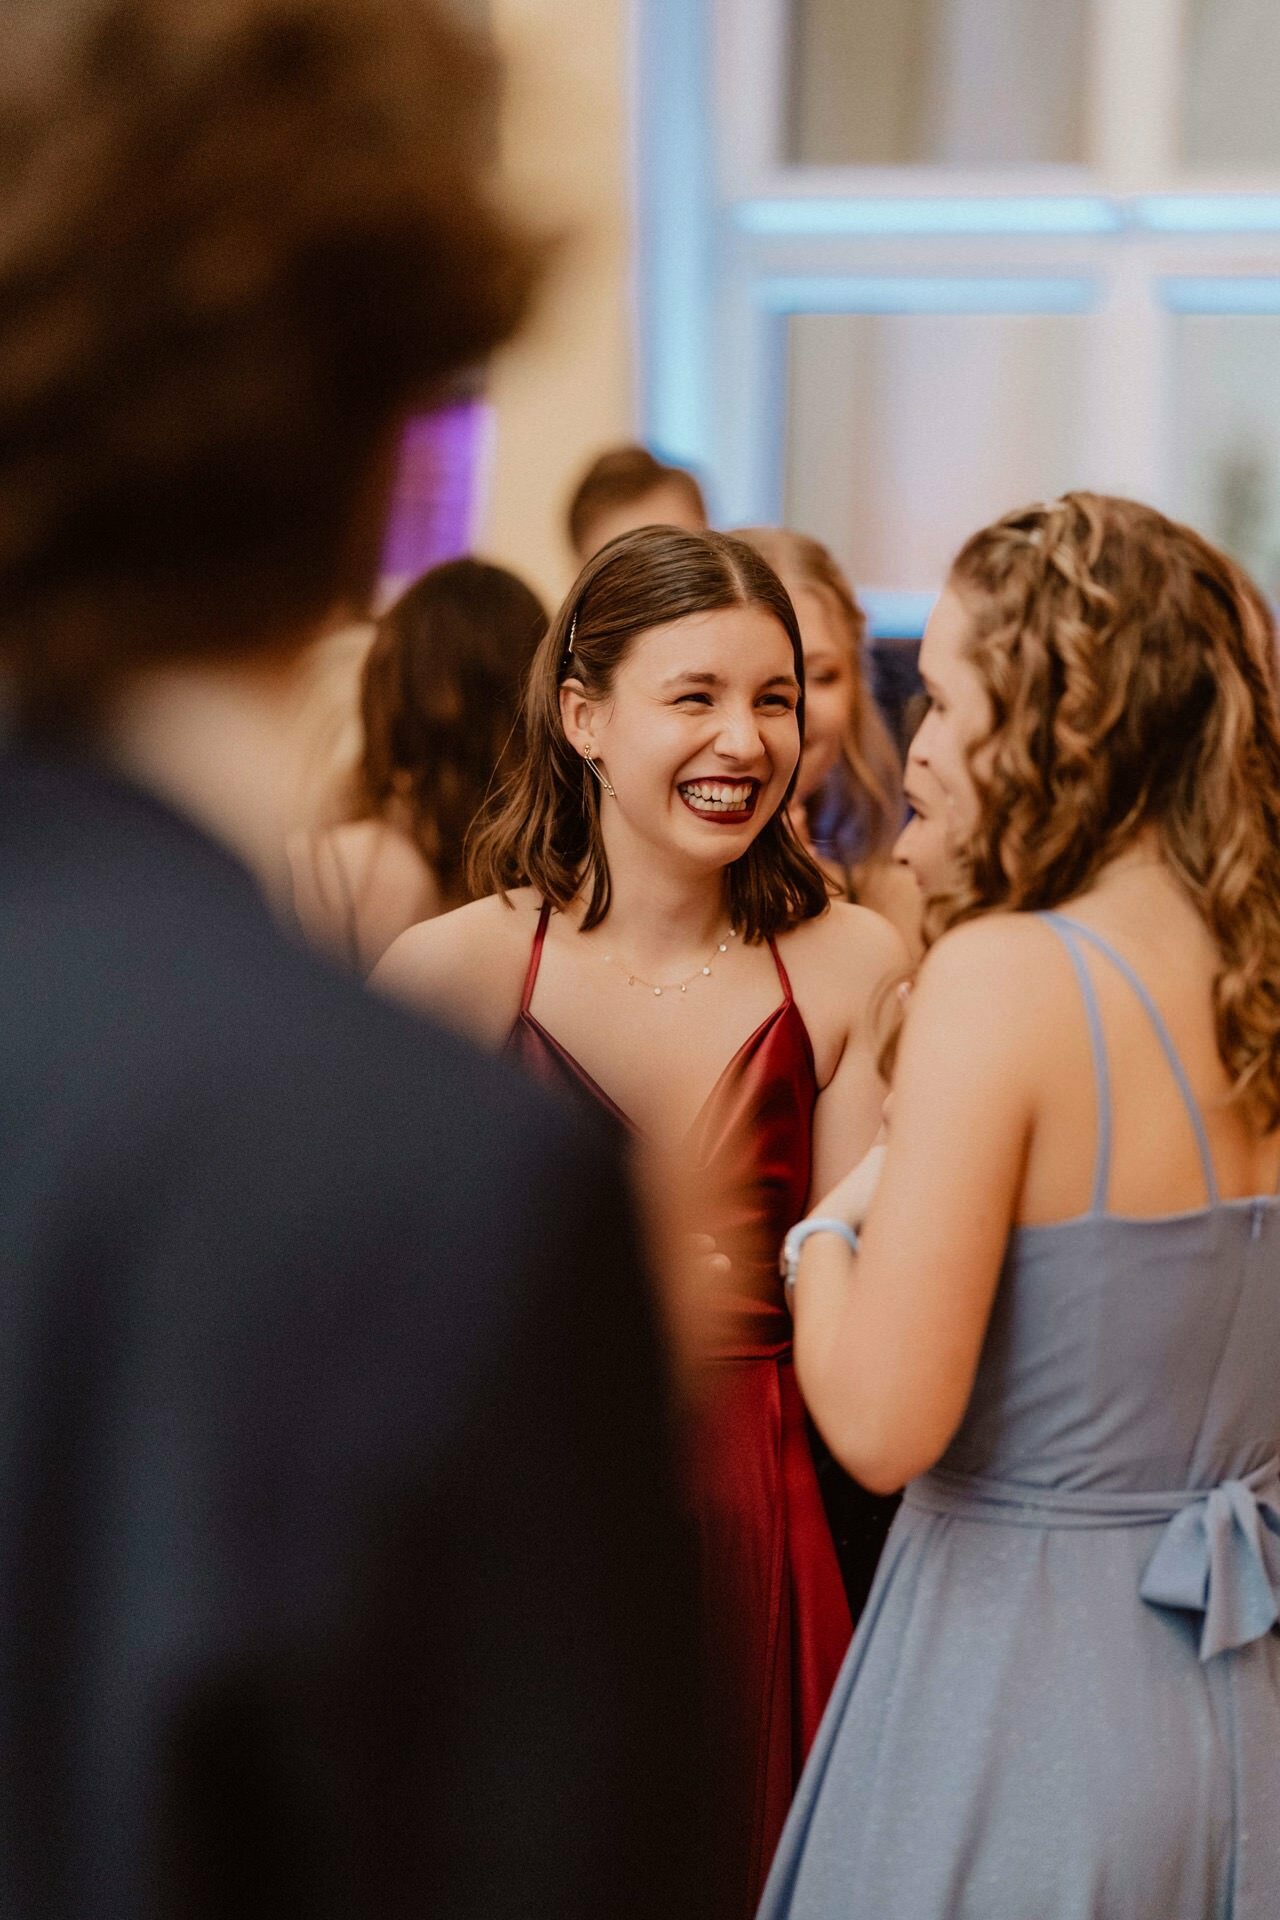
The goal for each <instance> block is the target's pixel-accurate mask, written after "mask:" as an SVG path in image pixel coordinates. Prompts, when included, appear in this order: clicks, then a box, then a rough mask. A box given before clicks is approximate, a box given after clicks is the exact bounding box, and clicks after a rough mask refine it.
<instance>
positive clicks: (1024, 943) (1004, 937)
mask: <svg viewBox="0 0 1280 1920" xmlns="http://www.w3.org/2000/svg"><path fill="white" fill-rule="evenodd" d="M1056 946H1057V942H1056V941H1055V940H1054V938H1053V936H1052V935H1051V934H1050V933H1049V932H1048V930H1047V929H1046V928H1045V927H1043V926H1042V925H1041V924H1040V922H1039V921H1038V920H1037V919H1036V917H1035V915H1034V914H1030V913H986V914H983V915H982V916H981V918H980V919H977V920H967V921H966V922H965V923H964V925H963V926H959V927H953V928H952V929H951V930H950V932H948V933H944V934H943V935H942V937H941V939H940V940H938V941H936V942H935V944H934V945H933V946H932V947H931V948H930V950H929V952H928V954H927V956H926V958H925V960H924V964H923V965H922V967H921V969H920V980H919V987H920V990H921V991H924V990H925V989H926V987H927V988H928V990H929V991H931V992H934V993H937V992H951V991H960V992H964V991H972V990H974V989H981V988H982V987H984V986H985V987H997V986H998V987H999V989H1000V991H1001V992H1002V993H1003V992H1005V991H1013V992H1015V993H1017V992H1021V993H1023V994H1025V995H1026V996H1027V997H1029V998H1031V999H1033V1000H1037V1001H1038V1000H1041V999H1043V997H1044V995H1045V992H1046V962H1048V963H1049V965H1048V969H1047V972H1048V981H1049V991H1051V992H1054V993H1056V990H1057V986H1058V976H1057V972H1056V969H1054V967H1053V965H1052V954H1053V951H1054V949H1055V948H1056Z"/></svg>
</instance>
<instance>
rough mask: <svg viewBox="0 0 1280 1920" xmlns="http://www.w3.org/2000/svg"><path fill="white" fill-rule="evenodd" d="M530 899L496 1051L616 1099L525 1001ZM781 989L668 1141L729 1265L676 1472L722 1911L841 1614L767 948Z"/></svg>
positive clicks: (825, 1666) (782, 1013)
mask: <svg viewBox="0 0 1280 1920" xmlns="http://www.w3.org/2000/svg"><path fill="white" fill-rule="evenodd" d="M548 919H549V909H548V908H547V907H546V906H544V907H543V909H542V913H541V915H540V916H539V920H538V930H537V933H536V934H535V936H534V942H533V951H532V953H531V956H530V962H529V971H528V976H527V978H526V981H525V988H524V994H523V997H522V1001H521V1007H520V1013H519V1015H518V1017H517V1019H516V1021H515V1023H514V1025H513V1027H512V1029H511V1034H510V1037H509V1039H508V1043H507V1051H508V1053H509V1054H510V1055H511V1056H512V1057H513V1058H515V1059H516V1060H517V1061H519V1063H520V1064H521V1065H522V1066H524V1067H525V1068H526V1069H527V1070H528V1071H529V1072H530V1073H532V1074H534V1075H535V1076H536V1077H537V1078H538V1079H540V1080H542V1081H544V1082H546V1083H549V1084H551V1085H554V1086H559V1087H561V1088H562V1089H563V1090H565V1091H567V1092H569V1093H571V1094H572V1095H574V1096H576V1097H577V1098H579V1099H581V1098H583V1097H585V1098H587V1099H588V1100H590V1101H591V1102H592V1103H593V1104H594V1105H595V1106H597V1107H599V1108H603V1110H604V1111H605V1112H606V1113H607V1114H608V1115H609V1116H610V1118H611V1119H612V1120H613V1121H614V1122H615V1123H617V1124H618V1125H620V1126H621V1127H623V1128H625V1129H626V1130H627V1131H628V1132H631V1133H634V1132H635V1131H636V1129H635V1128H634V1126H633V1125H632V1122H631V1121H630V1120H629V1119H628V1117H627V1115H626V1114H625V1113H623V1111H622V1110H621V1108H620V1107H618V1106H617V1104H616V1103H615V1102H614V1101H613V1100H611V1099H610V1098H609V1096H608V1094H607V1093H606V1092H605V1091H604V1089H603V1088H602V1087H601V1086H600V1085H599V1084H598V1082H597V1081H595V1080H594V1079H593V1078H592V1076H591V1075H590V1074H589V1073H588V1072H587V1071H586V1069H585V1068H584V1067H582V1066H581V1065H580V1064H579V1062H578V1061H577V1060H575V1059H574V1057H573V1055H572V1054H570V1053H569V1052H568V1051H567V1050H566V1049H565V1048H564V1047H562V1046H561V1045H560V1043H559V1041H557V1040H556V1038H555V1037H554V1035H553V1034H550V1033H548V1032H547V1030H546V1028H545V1027H543V1026H542V1025H541V1023H540V1022H539V1021H538V1020H537V1019H536V1018H535V1016H534V1015H533V1013H532V1012H531V1011H530V1008H531V1002H532V999H533V991H534V986H535V984H536V981H537V977H538V967H539V964H540V961H541V957H542V947H543V942H544V940H545V937H546V930H547V923H548ZM769 944H770V951H771V952H772V954H773V959H774V964H775V966H776V967H777V970H778V980H779V984H780V986H781V989H782V999H781V1001H780V1003H779V1005H778V1006H777V1007H776V1008H775V1009H774V1011H773V1012H772V1013H771V1014H770V1015H769V1016H768V1018H767V1019H766V1020H765V1021H763V1022H762V1023H761V1025H760V1026H759V1027H758V1028H757V1029H756V1031H755V1032H754V1033H753V1034H751V1035H750V1036H749V1037H748V1039H747V1040H746V1041H744V1043H743V1045H742V1046H741V1047H740V1048H739V1049H738V1051H737V1053H736V1054H735V1055H734V1056H733V1058H732V1060H730V1061H729V1063H728V1065H727V1066H726V1067H725V1069H724V1071H723V1073H722V1074H721V1075H720V1078H719V1079H718V1080H717V1082H716V1084H715V1086H714V1087H713V1088H712V1090H711V1092H710V1093H709V1095H708V1096H707V1099H706V1101H705V1102H704V1103H703V1106H702V1108H701V1110H700V1112H699V1113H698V1115H697V1118H696V1119H695V1120H694V1122H693V1125H692V1127H691V1128H690V1130H689V1133H688V1135H687V1136H686V1140H685V1142H684V1145H683V1147H682V1149H681V1152H682V1154H684V1155H687V1156H688V1159H689V1162H690V1163H691V1165H692V1167H693V1168H694V1170H695V1172H696V1174H697V1180H696V1190H697V1191H698V1192H699V1193H700V1194H704V1195H705V1196H706V1204H707V1212H706V1214H705V1216H703V1217H702V1218H700V1219H699V1221H698V1222H697V1224H698V1226H699V1227H700V1228H702V1230H703V1231H705V1232H707V1233H711V1234H713V1235H714V1236H715V1240H716V1243H717V1246H718V1248H719V1249H720V1250H721V1251H722V1252H724V1253H726V1254H728V1256H729V1258H730V1262H731V1270H730V1273H729V1275H728V1276H727V1277H726V1280H725V1281H724V1282H723V1284H722V1285H720V1286H719V1287H718V1289H717V1291H716V1293H715V1295H714V1297H713V1299H712V1302H711V1311H710V1313H709V1315H708V1317H707V1336H706V1347H705V1351H704V1353H703V1355H702V1365H701V1376H702V1377H701V1383H700V1384H701V1386H702V1389H703V1391H702V1392H701V1393H700V1394H699V1396H698V1405H697V1412H696V1415H695V1422H694V1435H693V1447H692V1459H691V1481H692V1494H693V1503H694V1509H695V1513H696V1516H697V1521H698V1528H699V1534H700V1537H701V1542H702V1555H703V1574H704V1586H705V1601H706V1618H707V1623H708V1628H709V1655H708V1666H709V1671H710V1678H711V1683H712V1687H713V1690H714V1699H715V1706H716V1709H717V1713H716V1721H717V1729H716V1730H717V1741H716V1771H717V1776H718V1780H717V1786H718V1790H719V1797H720V1800H721V1803H722V1808H723V1817H724V1822H725V1829H726V1833H725V1851H726V1857H727V1859H728V1863H729V1872H728V1875H727V1896H726V1911H727V1913H728V1914H730V1915H747V1914H751V1913H753V1912H754V1911H755V1907H756V1904H757V1901H758V1899H759V1895H760V1892H761V1889H762V1887H763V1884H764V1879H765V1875H766V1874H767V1872H768V1867H769V1862H770V1860H771V1858H772V1856H773V1851H774V1848H775V1846H776V1844H777V1841H778V1838H779V1835H780V1834H781V1832H782V1827H783V1822H784V1821H785V1818H786V1814H787V1809H788V1807H789V1805H790V1803H791V1798H792V1795H793V1793H794V1791H795V1787H796V1783H797V1781H798V1780H799V1777H800V1772H801V1769H802V1768H803V1765H804V1761H805V1757H806V1755H807V1754H808V1751H809V1747H810V1745H811V1743H812V1741H813V1738H814V1735H815V1733H816V1732H817V1728H818V1724H819V1721H820V1720H821V1718H822V1713H823V1710H824V1708H825V1706H826V1703H827V1699H828V1697H829V1695H830V1693H831V1689H832V1687H833V1685H834V1684H835V1679H836V1676H837V1674H838V1672H839V1670H840V1664H841V1661H842V1659H843V1657H844V1653H845V1650H846V1648H847V1646H848V1644H849V1639H850V1635H851V1631H852V1627H851V1622H850V1617H849V1609H848V1604H847V1602H846V1599H845V1594H844V1588H843V1585H842V1582H841V1578H840V1569H839V1566H838V1564H837V1560H836V1555H835V1549H834V1547H833V1545H832V1540H831V1533H830V1529H829V1527H828V1525H827V1519H826V1515H825V1512H824V1510H823V1505H822V1499H821V1495H820V1493H819V1489H818V1482H817V1477H816V1475H815V1472H814V1467H813V1458H812V1455H811V1453H810V1449H809V1442H808V1434H807V1430H806V1424H805V1415H804V1407H803V1404H802V1402H801V1399H800V1392H799V1388H798V1387H797V1385H796V1379H795V1372H794V1368H793V1366H792V1357H791V1318H790V1315H789V1314H788V1312H787V1310H786V1306H785V1304H784V1302H783V1298H782V1285H781V1281H780V1279H779V1275H778V1250H779V1247H780V1245H781V1242H782V1237H783V1235H784V1233H785V1232H786V1230H787V1228H788V1227H789V1226H790V1225H791V1223H792V1222H793V1221H794V1220H798V1219H799V1218H800V1217H801V1215H802V1214H803V1213H804V1211H805V1208H806V1206H807V1205H808V1198H809V1181H810V1169H811V1162H812V1132H813V1112H814V1107H815V1104H816V1101H817V1095H818V1085H817V1077H816V1073H815V1069H814V1060H813V1048H812V1045H811V1043H810V1040H809V1034H808V1030H807V1029H806V1027H805V1024H804V1021H803V1019H802V1017H801V1015H800V1011H799V1008H798V1007H797V1006H796V1003H795V1000H794V999H793V997H792V993H791V985H790V982H789V980H788V978H787V974H786V969H785V968H784V967H783V964H782V961H781V958H780V957H779V955H778V951H777V948H776V947H775V946H774V945H773V943H772V941H771V942H770V943H769Z"/></svg>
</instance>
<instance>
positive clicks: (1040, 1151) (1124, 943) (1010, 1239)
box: [761, 495, 1280, 1920]
mask: <svg viewBox="0 0 1280 1920" xmlns="http://www.w3.org/2000/svg"><path fill="white" fill-rule="evenodd" d="M921 666H922V671H923V674H924V678H925V682H926V687H927V690H928V692H929V695H930V700H931V709H930V713H929V716H928V718H927V719H926V721H925V723H924V727H923V729H922V732H921V735H920V737H919V739H918V741H917V744H916V748H915V750H914V751H915V754H916V756H917V758H918V759H919V760H920V762H921V763H922V764H924V765H927V766H928V767H929V768H930V770H931V772H932V774H933V775H934V776H935V777H936V779H937V781H938V782H939V783H940V785H941V788H942V789H943V790H944V791H945V793H946V795H947V799H948V807H949V811H950V816H951V832H952V840H953V845H954V849H955V875H954V881H955V890H954V892H953V893H952V894H950V895H949V896H948V897H947V898H945V899H942V900H939V901H937V902H935V907H934V913H935V919H936V922H937V923H939V924H940V925H941V926H943V927H945V928H948V929H950V930H949V931H947V932H946V933H945V935H944V937H943V938H941V939H940V940H939V941H938V943H937V944H936V945H935V946H934V947H933V949H932V950H931V952H930V954H929V957H928V959H927V960H926V962H925V965H924V967H923V969H922V971H921V976H920V979H919V981H918V983H917V985H916V988H915V991H914V993H913V995H912V998H911V1002H910V1004H909V1011H908V1014H907V1018H906V1021H905V1026H904V1031H903V1035H902V1040H901V1046H900V1051H899V1058H898V1064H897V1071H896V1074H895V1082H894V1102H893V1110H892V1121H891V1127H890V1135H889V1143H888V1146H887V1148H884V1149H879V1150H876V1153H875V1156H873V1158H872V1159H870V1160H869V1161H868V1162H866V1163H864V1164H863V1166H862V1167H861V1168H859V1169H857V1170H855V1173H854V1174H853V1175H851V1176H850V1178H849V1179H848V1180H847V1181H845V1182H844V1183H842V1185H841V1187H839V1188H837V1189H836V1190H835V1191H834V1193H833V1194H831V1195H830V1196H829V1198H828V1200H827V1201H826V1202H825V1203H824V1204H823V1205H822V1206H821V1207H820V1208H819V1209H818V1213H819V1214H820V1215H823V1216H827V1217H828V1218H829V1219H830V1218H835V1219H836V1220H843V1221H844V1222H845V1223H851V1224H853V1225H855V1226H859V1225H860V1226H861V1228H862V1231H861V1244H860V1248H859V1250H858V1252H857V1253H854V1252H853V1251H852V1250H851V1249H850V1247H849V1246H848V1245H846V1243H845V1241H844V1240H843V1239H842V1238H841V1237H840V1236H839V1234H838V1232H833V1231H830V1230H827V1231H820V1232H814V1233H813V1234H812V1235H811V1236H810V1237H809V1238H808V1239H807V1240H806V1241H805V1243H804V1246H803V1249H802V1250H800V1251H799V1252H798V1253H797V1254H796V1255H795V1258H794V1262H793V1265H794V1271H795V1289H794V1312H795V1317H796V1345H795V1351H796V1363H797V1370H798V1373H799V1377H800V1381H801V1384H802V1387H803V1388H804V1391H805V1394H806V1397H807V1399H808V1402H809V1405H810V1408H811V1410H812V1412H813V1415H814V1417H815V1419H816V1420H817V1422H818V1425H819V1426H820V1427H821V1429H822V1431H823V1432H824V1434H825V1436H826V1438H827V1440H828V1442H829V1444H830V1445H831V1447H832V1450H833V1451H834V1453H835V1454H836V1455H837V1457H838V1458H839V1459H840V1460H841V1461H842V1462H843V1463H844V1464H845V1465H846V1466H847V1467H848V1469H849V1470H850V1471H851V1472H853V1473H854V1474H855V1475H857V1476H858V1477H859V1478H861V1479H862V1480H863V1481H864V1482H865V1483H866V1484H868V1485H869V1486H871V1487H872V1488H875V1489H879V1490H887V1489H889V1488H891V1487H895V1486H900V1485H903V1484H904V1483H905V1484H906V1496H905V1501H904V1505H903V1507H902V1510H901V1512H900V1514H899V1517H898V1519H897V1521H896V1522H895V1524H894V1529H893V1531H892V1533H891V1535H890V1538H889V1543H888V1546H887V1547H886V1550H885V1554H884V1558H883V1560H882V1562H881V1566H880V1570H879V1573H878V1575H877V1580H876V1585H875V1587H874V1589H873V1592H872V1596H871V1599H870V1601H869V1603H868V1607H867V1610H866V1613H865V1614H864V1616H863V1619H862V1622H861V1624H860V1627H859V1630H858V1633H857V1635H856V1637H855V1640H854V1642H853V1645H852V1647H851V1649H850V1652H849V1655H848V1658H847V1660H846V1662H845V1665H844V1668H843V1670H842V1673H841V1677H840V1680H839V1682H838V1684H837V1687H836V1690H835V1693H834V1695H833V1697H832V1700H831V1704H830V1706H829V1708H828V1710H827V1714H826V1717H825V1720H824V1722H823V1725H822V1728H821V1730H820V1732H819V1735H818V1739H817V1742H816V1744H815V1746H814V1749H813V1752H812V1754H811V1757H810V1760H809V1764H808V1767H807V1769H806V1772H805V1775H804V1778H803V1780H802V1783H801V1786H800V1789H799V1792H798V1795H797V1798H796V1801H795V1804H794V1806H793V1808H792V1811H791V1815H790V1818H789V1821H788V1824H787V1827H786V1830H785V1832H784V1835H783V1839H782V1842H781V1845H780V1847H779V1850H778V1853H777V1857H776V1859H775V1862H774V1866H773V1871H772V1873H771V1876H770V1879H769V1883H768V1886H767V1889H766V1892H765V1896H764V1902H763V1906H762V1909H761V1913H762V1916H763V1920H784V1917H785V1920H845V1917H846V1916H847V1920H1276V1916H1278V1915H1280V1636H1278V1635H1277V1632H1276V1622H1277V1612H1278V1597H1280V1470H1278V1468H1277V1440H1278V1437H1280V1203H1278V1202H1277V1200H1276V1198H1275V1192H1276V1186H1277V1179H1278V1178H1280V718H1278V716H1277V704H1276V654H1275V635H1274V631H1273V629H1272V624H1271V620H1270V616H1269V614H1268V612H1267V610H1266V608H1265V606H1264V604H1263V602H1262V600H1261V598H1260V596H1259V595H1258V594H1257V593H1256V591H1255V590H1254V589H1253V588H1252V586H1251V585H1250V583H1249V582H1248V580H1247V579H1246V578H1245V576H1244V575H1242V574H1241V573H1240V572H1239V570H1238V569H1237V568H1235V567H1234V566H1233V564H1232V563H1231V562H1230V561H1228V560H1227V559H1226V558H1225V556H1223V555H1221V554H1219V553H1218V552H1216V550H1214V549H1213V548H1211V547H1210V546H1208V545H1207V543H1205V542H1204V541H1202V540H1201V539H1199V537H1198V536H1196V535H1195V534H1193V533H1192V532H1190V531H1189V530H1188V529H1186V528H1183V527H1178V526H1174V525H1173V524H1171V523H1170V522H1168V521H1167V520H1165V519H1163V518H1162V517H1161V516H1160V515H1158V514H1156V513H1154V512H1151V511H1150V510H1148V509H1146V508H1142V507H1138V506H1135V505H1133V504H1131V503H1128V502H1123V501H1116V500H1108V499H1104V498H1100V497H1098V496H1091V495H1070V496H1067V497H1066V498H1065V499H1063V500H1061V501H1057V502H1053V503H1051V504H1050V505H1047V506H1038V507H1035V508H1031V509H1028V510H1027V511H1025V512H1021V513H1016V514H1012V515H1010V516H1008V517H1006V518H1005V519H1004V520H1002V521H1000V522H998V523H997V524H996V525H995V526H993V527H990V528H988V529H986V530H985V531H984V532H982V533H980V534H978V535H975V537H974V538H973V540H971V541H970V542H969V543H968V545H967V546H966V547H965V548H964V550H963V551H962V553H961V554H960V556H959V558H958V560H957V562H956V565H955V568H954V570H953V573H952V576H951V580H950V583H949V585H948V588H947V590H946V591H945V592H944V594H943V595H942V597H941V599H940V601H939V603H938V606H937V609H936V611H935V614H934V616H933V618H932V620H931V622H930V625H929V629H928V632H927V634H926V637H925V641H924V646H923V650H922V654H921ZM881 1156H882V1157H883V1170H882V1171H881V1170H880V1169H879V1166H878V1164H877V1161H878V1158H879V1157H881ZM877 1174H878V1175H879V1178H878V1185H877V1184H876V1176H877ZM873 1189H874V1199H873V1200H872V1199H871V1197H870V1196H871V1193H872V1190H873ZM864 1215H865V1222H864V1221H863V1216H864Z"/></svg>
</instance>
